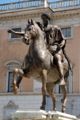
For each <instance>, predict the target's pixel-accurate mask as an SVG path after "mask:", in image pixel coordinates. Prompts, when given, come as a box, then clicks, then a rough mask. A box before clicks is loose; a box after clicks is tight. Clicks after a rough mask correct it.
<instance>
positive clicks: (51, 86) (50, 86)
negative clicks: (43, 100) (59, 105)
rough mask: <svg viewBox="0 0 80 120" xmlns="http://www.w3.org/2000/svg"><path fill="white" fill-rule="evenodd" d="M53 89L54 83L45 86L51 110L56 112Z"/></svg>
mask: <svg viewBox="0 0 80 120" xmlns="http://www.w3.org/2000/svg"><path fill="white" fill-rule="evenodd" d="M53 87H54V83H47V84H46V88H47V92H48V94H49V96H50V97H51V99H52V103H53V110H54V111H55V110H56V96H55V94H54V91H53Z"/></svg>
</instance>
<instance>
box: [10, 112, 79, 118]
mask: <svg viewBox="0 0 80 120" xmlns="http://www.w3.org/2000/svg"><path fill="white" fill-rule="evenodd" d="M11 119H12V120H78V118H77V117H76V116H73V115H69V114H66V113H61V112H58V111H53V112H52V111H49V112H46V111H42V110H40V111H16V112H15V113H13V114H12V117H11Z"/></svg>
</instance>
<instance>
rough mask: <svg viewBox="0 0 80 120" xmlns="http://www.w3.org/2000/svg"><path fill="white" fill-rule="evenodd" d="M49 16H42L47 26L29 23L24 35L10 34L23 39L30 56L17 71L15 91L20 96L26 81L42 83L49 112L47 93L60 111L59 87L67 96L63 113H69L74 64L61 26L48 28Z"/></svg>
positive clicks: (20, 33)
mask: <svg viewBox="0 0 80 120" xmlns="http://www.w3.org/2000/svg"><path fill="white" fill-rule="evenodd" d="M48 17H49V16H47V15H46V14H42V16H41V18H42V20H43V24H41V23H40V22H35V21H33V20H32V19H31V20H28V24H27V26H26V28H25V31H24V32H16V31H14V30H9V31H8V32H10V33H15V34H18V35H20V36H22V37H23V42H24V43H25V44H26V45H29V49H28V53H27V55H26V56H25V58H24V61H23V64H22V66H21V68H20V69H19V68H15V70H14V81H13V88H14V93H17V90H18V88H19V85H20V83H21V80H22V78H23V77H28V78H35V79H36V80H40V81H41V83H42V105H41V107H40V109H43V110H44V109H45V105H46V93H47V94H49V96H50V97H51V99H52V102H53V110H56V97H55V94H54V89H53V88H54V86H55V85H56V84H57V83H59V84H60V86H61V89H62V93H63V99H62V109H61V111H62V112H65V108H66V102H67V88H66V82H67V78H68V75H69V69H70V63H69V60H68V57H67V55H66V53H65V52H64V48H65V43H66V42H65V39H64V37H63V35H62V32H61V29H60V28H59V27H58V26H53V25H50V26H49V25H48V21H49V20H50V19H49V18H48Z"/></svg>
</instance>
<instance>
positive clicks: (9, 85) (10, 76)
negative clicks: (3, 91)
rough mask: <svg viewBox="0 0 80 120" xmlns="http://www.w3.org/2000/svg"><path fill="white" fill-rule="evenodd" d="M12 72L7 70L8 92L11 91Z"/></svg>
mask: <svg viewBox="0 0 80 120" xmlns="http://www.w3.org/2000/svg"><path fill="white" fill-rule="evenodd" d="M13 79H14V78H13V72H12V71H9V72H8V92H12V91H13Z"/></svg>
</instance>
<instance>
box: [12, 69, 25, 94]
mask: <svg viewBox="0 0 80 120" xmlns="http://www.w3.org/2000/svg"><path fill="white" fill-rule="evenodd" d="M22 77H23V71H22V70H21V69H18V68H16V69H14V80H13V92H14V94H17V91H18V88H19V84H20V83H21V80H22Z"/></svg>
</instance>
